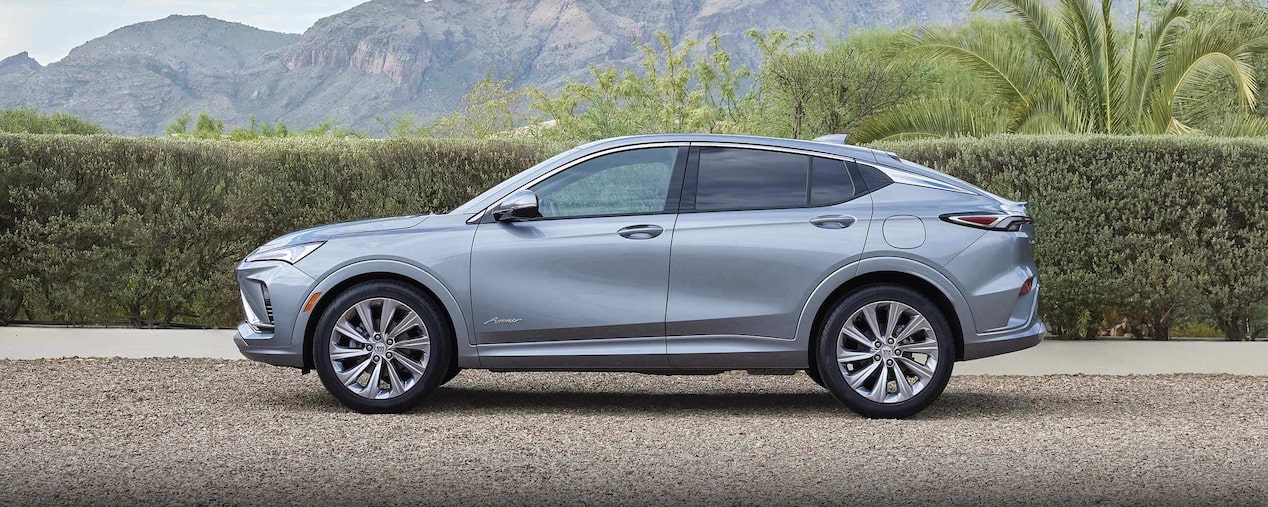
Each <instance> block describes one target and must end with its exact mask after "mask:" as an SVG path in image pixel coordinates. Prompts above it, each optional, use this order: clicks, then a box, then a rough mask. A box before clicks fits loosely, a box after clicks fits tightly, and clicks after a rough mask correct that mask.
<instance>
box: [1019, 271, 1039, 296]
mask: <svg viewBox="0 0 1268 507" xmlns="http://www.w3.org/2000/svg"><path fill="white" fill-rule="evenodd" d="M1034 287H1035V277H1033V276H1032V277H1030V278H1027V279H1026V281H1025V282H1024V283H1022V284H1021V292H1020V293H1018V294H1017V297H1022V296H1025V295H1026V294H1030V289H1033V288H1034Z"/></svg>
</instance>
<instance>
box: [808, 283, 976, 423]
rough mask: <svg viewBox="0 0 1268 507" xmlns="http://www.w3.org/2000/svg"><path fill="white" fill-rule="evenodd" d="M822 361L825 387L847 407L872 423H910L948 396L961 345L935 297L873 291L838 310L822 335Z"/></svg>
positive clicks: (881, 288)
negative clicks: (957, 347)
mask: <svg viewBox="0 0 1268 507" xmlns="http://www.w3.org/2000/svg"><path fill="white" fill-rule="evenodd" d="M816 360H817V364H818V366H819V375H820V376H821V377H822V380H823V383H824V385H825V387H827V388H828V390H829V391H830V392H832V395H833V396H835V397H836V398H837V399H838V400H840V401H841V403H843V404H845V406H847V407H849V408H850V409H851V410H853V411H855V412H858V413H859V414H861V415H863V416H866V417H874V418H902V417H908V416H911V415H913V414H915V413H917V412H920V411H921V410H924V409H925V407H928V406H929V405H930V404H931V403H933V401H934V400H935V399H937V398H938V396H939V395H940V394H942V390H943V389H945V388H946V386H947V382H948V381H949V380H950V378H951V367H952V362H953V361H954V360H955V344H954V340H953V338H952V336H951V328H950V325H949V324H948V323H947V320H946V318H945V317H944V316H943V315H942V312H941V311H940V310H938V307H937V305H935V304H933V302H932V301H929V299H928V298H926V297H924V296H923V295H921V294H920V293H918V292H916V291H913V290H911V289H908V288H906V287H900V286H895V285H872V286H867V287H864V288H862V289H859V290H858V291H857V292H855V293H853V294H851V295H849V296H848V297H846V298H845V299H843V300H842V301H841V302H840V303H838V304H837V306H836V308H835V309H834V310H833V312H832V314H831V315H830V316H829V318H828V319H827V321H826V322H825V323H824V326H823V328H822V329H821V330H820V334H819V343H818V350H817V354H816Z"/></svg>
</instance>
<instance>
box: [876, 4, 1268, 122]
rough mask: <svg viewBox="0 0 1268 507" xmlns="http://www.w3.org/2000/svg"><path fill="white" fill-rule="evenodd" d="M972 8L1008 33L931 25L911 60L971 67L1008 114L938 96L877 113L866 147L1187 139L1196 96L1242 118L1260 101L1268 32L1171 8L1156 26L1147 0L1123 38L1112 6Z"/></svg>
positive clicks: (911, 46) (1198, 112)
mask: <svg viewBox="0 0 1268 507" xmlns="http://www.w3.org/2000/svg"><path fill="white" fill-rule="evenodd" d="M971 10H973V11H975V12H980V11H986V10H995V11H1000V12H1003V13H1004V14H1005V15H1006V16H1007V18H1008V19H1010V20H1011V21H1012V22H1013V23H1016V24H1019V25H1020V31H1021V32H1022V33H1023V34H1024V35H1023V36H1021V37H1020V38H1019V37H1017V36H1014V35H1012V33H1013V32H1015V31H1010V30H994V31H985V30H959V31H956V30H950V29H945V28H925V29H920V30H918V31H915V32H913V33H910V34H908V39H907V40H906V41H905V43H904V45H903V46H902V47H901V48H900V49H901V50H902V51H903V52H904V53H905V54H907V55H911V56H915V57H929V58H937V59H943V60H950V61H953V62H957V63H959V64H961V65H964V66H965V67H966V68H968V69H969V70H971V71H972V73H973V74H974V75H975V76H977V77H978V78H979V79H980V80H981V81H982V82H983V83H984V84H986V85H987V86H989V87H990V89H991V91H992V92H993V95H994V96H995V97H996V98H997V99H998V104H999V105H1000V106H999V107H1000V109H1002V115H1001V116H1002V117H999V116H996V117H994V118H992V117H991V116H990V115H989V114H984V113H983V112H982V111H983V109H984V107H983V105H982V104H972V103H968V102H967V101H965V100H963V99H959V98H957V97H933V98H929V99H923V100H918V101H915V102H912V103H910V104H908V105H906V106H904V107H902V108H898V109H895V110H893V111H891V112H890V113H888V114H884V115H880V116H878V117H876V118H875V119H874V120H872V121H869V122H868V123H867V124H865V125H863V126H862V127H860V129H859V130H858V131H857V132H855V133H854V134H855V135H854V136H853V137H854V138H856V139H860V140H864V141H867V140H876V139H892V138H909V137H940V136H952V135H980V134H986V133H992V132H1015V133H1104V134H1161V133H1188V132H1193V131H1195V130H1196V129H1195V128H1194V127H1193V126H1192V125H1190V122H1186V119H1187V118H1194V117H1200V116H1202V114H1203V112H1202V108H1203V107H1206V106H1205V105H1204V101H1203V100H1199V97H1200V94H1199V93H1198V91H1201V90H1211V89H1213V88H1217V87H1222V88H1221V89H1223V90H1225V93H1232V94H1235V97H1236V104H1237V105H1238V107H1239V108H1240V109H1242V110H1243V111H1250V110H1253V109H1254V108H1255V106H1256V104H1257V100H1258V98H1257V96H1256V94H1257V91H1258V86H1257V84H1256V81H1255V75H1254V70H1253V68H1252V67H1251V62H1252V60H1253V58H1254V57H1255V56H1256V55H1259V54H1261V53H1264V52H1265V51H1268V26H1265V25H1264V24H1262V23H1254V24H1248V23H1240V22H1238V19H1235V18H1236V17H1237V16H1239V15H1240V14H1239V13H1238V12H1235V11H1230V12H1226V13H1222V14H1220V15H1219V16H1218V17H1217V18H1215V20H1214V21H1213V22H1210V23H1201V24H1196V23H1188V22H1187V19H1186V18H1187V17H1188V15H1189V9H1188V6H1187V5H1186V4H1185V2H1184V1H1183V0H1180V1H1177V2H1175V3H1172V4H1171V5H1170V6H1168V7H1167V8H1166V9H1165V10H1164V11H1163V12H1162V13H1161V14H1160V15H1158V16H1156V17H1155V18H1154V19H1152V20H1145V19H1142V16H1141V6H1140V0H1137V5H1136V20H1135V25H1134V27H1133V29H1131V30H1126V31H1124V30H1119V29H1118V28H1117V27H1116V26H1115V24H1116V23H1115V18H1114V14H1113V13H1112V12H1111V0H1101V1H1100V2H1099V5H1098V3H1097V2H1096V1H1095V0H1057V1H1056V2H1055V3H1052V2H1049V1H1046V0H975V1H974V3H973V5H972V7H971Z"/></svg>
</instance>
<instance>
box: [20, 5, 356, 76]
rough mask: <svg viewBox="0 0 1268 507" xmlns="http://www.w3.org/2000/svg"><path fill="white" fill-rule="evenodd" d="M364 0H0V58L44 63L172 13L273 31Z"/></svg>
mask: <svg viewBox="0 0 1268 507" xmlns="http://www.w3.org/2000/svg"><path fill="white" fill-rule="evenodd" d="M364 1H365V0H0V59H3V58H5V57H7V56H10V55H14V54H17V53H21V52H23V51H27V52H30V54H31V57H32V58H35V59H36V60H38V61H39V62H40V63H41V64H43V65H48V64H49V63H52V62H55V61H57V60H60V59H62V57H64V56H66V53H69V52H70V50H71V49H72V48H74V47H75V46H78V45H80V44H83V43H85V42H88V41H89V40H90V39H94V38H97V37H100V36H102V35H105V34H107V33H110V32H111V31H112V30H114V29H116V28H120V27H122V26H125V25H130V24H133V23H138V22H141V21H152V20H155V19H161V18H165V17H167V16H169V15H172V14H205V15H207V16H211V17H213V18H218V19H223V20H226V21H235V22H238V23H243V24H247V25H251V26H254V27H256V28H262V29H265V30H273V31H275V32H287V33H303V31H304V30H305V29H307V28H308V27H310V26H312V24H313V23H314V22H316V21H317V20H318V19H321V18H323V17H326V16H329V15H331V14H336V13H339V12H343V11H345V10H348V9H349V8H351V7H353V6H355V5H357V4H360V3H362V2H364Z"/></svg>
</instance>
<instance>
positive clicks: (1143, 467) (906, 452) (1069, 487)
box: [0, 359, 1268, 505]
mask: <svg viewBox="0 0 1268 507" xmlns="http://www.w3.org/2000/svg"><path fill="white" fill-rule="evenodd" d="M1265 394H1268V377H1235V376H1198V375H1165V376H1124V377H1106V376H1047V377H1003V376H961V377H956V378H953V379H952V382H951V386H950V387H949V388H948V389H947V391H946V393H944V394H943V396H942V399H941V400H940V401H938V402H937V403H936V404H934V406H933V407H931V408H930V409H929V410H927V411H925V412H924V413H922V414H920V415H919V416H917V417H916V418H913V419H910V420H905V421H872V420H866V419H862V418H859V417H857V416H855V415H853V414H852V413H850V412H848V411H846V410H845V409H844V408H841V407H839V406H838V404H837V403H836V401H834V400H833V399H832V398H831V397H830V396H829V395H828V394H827V393H826V392H825V391H823V390H821V389H820V388H819V387H818V386H815V385H814V384H813V383H812V382H811V381H810V380H809V379H807V378H806V377H805V376H804V375H797V376H793V377H753V376H747V375H740V374H727V375H721V376H713V377H654V376H643V375H635V374H582V373H576V374H571V373H561V374H537V373H488V372H470V371H469V372H463V374H462V375H460V376H459V377H458V378H457V379H456V380H454V381H453V382H452V383H451V384H450V385H449V386H446V387H444V388H442V389H441V390H439V391H438V392H437V393H436V394H435V395H434V396H433V397H432V398H431V399H430V400H429V401H428V402H427V403H426V404H425V405H424V407H422V408H420V409H419V410H417V411H415V412H413V413H410V414H404V415H394V416H363V415H358V414H355V413H350V412H348V411H346V410H344V409H342V408H341V407H339V406H338V405H336V404H335V403H334V401H333V400H332V399H331V398H330V397H329V396H328V395H327V394H326V393H325V391H323V390H322V387H321V384H320V382H319V381H318V380H317V378H316V376H315V375H309V376H303V377H301V376H299V375H297V374H296V373H294V372H293V371H291V370H285V369H280V368H273V367H268V366H263V365H258V364H254V363H250V362H245V361H221V360H200V359H95V360H94V359H64V360H35V361H0V427H3V428H4V431H3V432H0V486H2V488H0V505H17V504H50V503H56V504H67V503H89V502H91V503H109V504H135V503H141V504H157V503H162V504H173V503H178V504H278V503H299V504H307V503H313V502H318V501H344V502H351V503H355V504H367V503H370V504H429V505H430V504H454V503H459V502H461V503H479V504H490V503H499V504H502V503H512V504H546V503H549V504H605V505H606V504H648V503H656V504H665V503H674V504H678V503H684V504H724V503H725V504H803V505H804V504H841V503H854V502H863V503H869V504H870V503H878V502H886V503H893V504H923V503H935V502H936V503H955V504H1003V503H1009V504H1012V503H1019V502H1026V503H1061V504H1064V503H1092V504H1150V505H1160V504H1186V505H1192V504H1239V505H1268V417H1266V416H1268V401H1266V399H1265Z"/></svg>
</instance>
